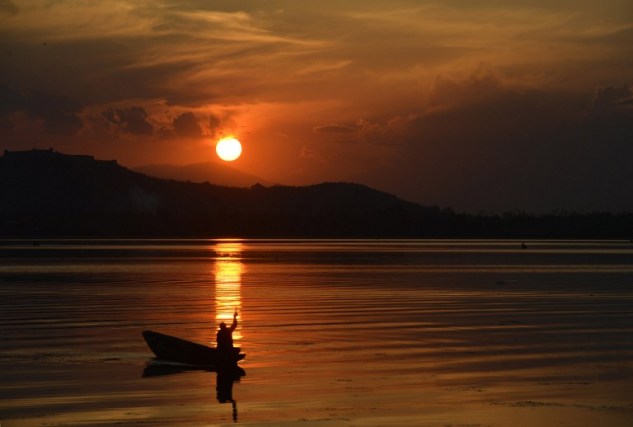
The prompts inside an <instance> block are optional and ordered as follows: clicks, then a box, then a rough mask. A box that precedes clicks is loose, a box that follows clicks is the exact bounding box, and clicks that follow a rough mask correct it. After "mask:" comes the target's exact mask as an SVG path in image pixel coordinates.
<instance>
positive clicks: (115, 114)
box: [101, 107, 154, 135]
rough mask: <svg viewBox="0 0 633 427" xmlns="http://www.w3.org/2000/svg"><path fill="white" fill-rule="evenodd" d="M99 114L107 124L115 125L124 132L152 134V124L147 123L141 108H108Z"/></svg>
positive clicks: (144, 112)
mask: <svg viewBox="0 0 633 427" xmlns="http://www.w3.org/2000/svg"><path fill="white" fill-rule="evenodd" d="M101 114H102V115H103V117H105V118H106V120H108V122H110V123H112V124H116V125H117V126H119V127H120V128H121V130H123V131H124V132H127V133H131V134H133V135H151V134H153V133H154V128H153V126H152V124H151V123H150V122H149V121H147V117H148V116H147V111H145V109H144V108H143V107H130V108H126V109H119V108H110V109H108V110H106V111H104V112H103V113H101Z"/></svg>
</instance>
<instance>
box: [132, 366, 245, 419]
mask: <svg viewBox="0 0 633 427" xmlns="http://www.w3.org/2000/svg"><path fill="white" fill-rule="evenodd" d="M192 371H204V372H215V397H216V399H217V400H218V402H219V403H230V404H231V406H232V412H233V421H234V422H237V401H236V400H235V399H233V383H234V382H236V381H238V382H239V380H240V378H241V377H243V376H244V375H246V371H244V369H242V368H240V367H239V366H235V367H232V368H231V369H219V370H214V369H209V368H202V367H196V366H193V365H183V364H177V363H165V362H161V361H158V360H154V361H152V362H150V363H148V364H147V365H146V366H145V369H144V370H143V378H152V377H162V376H167V375H175V374H182V373H185V372H192Z"/></svg>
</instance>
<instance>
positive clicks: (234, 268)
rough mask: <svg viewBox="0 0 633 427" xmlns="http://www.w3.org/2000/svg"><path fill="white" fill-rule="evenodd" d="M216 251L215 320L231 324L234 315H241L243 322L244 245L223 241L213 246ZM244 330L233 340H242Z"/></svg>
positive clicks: (214, 270)
mask: <svg viewBox="0 0 633 427" xmlns="http://www.w3.org/2000/svg"><path fill="white" fill-rule="evenodd" d="M213 250H214V251H215V265H214V269H213V275H214V277H215V320H216V323H217V324H219V323H221V322H224V323H226V324H231V322H232V321H233V313H235V312H236V311H237V312H238V313H239V316H240V317H239V321H240V323H242V322H243V320H244V317H243V313H242V295H241V279H242V273H244V270H245V267H244V264H243V263H242V262H241V254H242V243H240V242H239V241H221V242H218V243H216V244H215V245H214V246H213ZM241 329H242V328H238V329H237V330H236V331H235V332H234V333H233V340H234V341H236V342H239V341H240V339H242V333H241Z"/></svg>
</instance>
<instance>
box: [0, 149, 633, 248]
mask: <svg viewBox="0 0 633 427" xmlns="http://www.w3.org/2000/svg"><path fill="white" fill-rule="evenodd" d="M11 237H12V238H45V237H270V238H281V237H320V238H325V237H347V238H349V237H357V238H368V237H371V238H413V237H415V238H419V237H460V238H463V237H495V238H499V237H503V238H520V239H528V238H619V239H620V238H621V239H626V240H629V239H631V237H633V214H631V213H621V214H610V213H595V214H589V215H578V214H573V213H559V214H552V215H543V216H538V217H535V216H530V215H525V214H522V213H506V214H503V215H476V216H475V215H467V214H456V213H454V212H453V211H451V210H450V209H444V210H440V209H439V208H437V207H424V206H420V205H417V204H414V203H410V202H407V201H404V200H402V199H399V198H398V197H395V196H393V195H391V194H387V193H384V192H381V191H377V190H374V189H371V188H369V187H366V186H364V185H359V184H351V183H322V184H317V185H311V186H304V187H289V186H278V185H276V186H271V187H266V186H264V185H261V184H257V185H253V186H250V187H247V188H238V187H226V186H221V185H216V184H210V183H208V182H207V183H193V182H181V181H175V180H168V179H159V178H153V177H149V176H147V175H144V174H141V173H139V172H134V171H131V170H129V169H126V168H124V167H122V166H120V165H119V164H118V163H117V162H116V161H115V160H106V161H104V160H95V159H94V158H93V157H92V156H76V155H66V154H61V153H58V152H54V151H52V150H31V151H18V152H10V151H5V153H4V156H2V157H0V238H11ZM632 242H633V240H632Z"/></svg>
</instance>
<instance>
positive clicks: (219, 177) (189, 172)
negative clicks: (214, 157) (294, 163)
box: [133, 162, 271, 187]
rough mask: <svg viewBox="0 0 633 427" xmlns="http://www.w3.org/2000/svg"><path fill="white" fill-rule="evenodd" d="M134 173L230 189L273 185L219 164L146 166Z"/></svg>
mask: <svg viewBox="0 0 633 427" xmlns="http://www.w3.org/2000/svg"><path fill="white" fill-rule="evenodd" d="M133 170H134V171H136V172H140V173H142V174H145V175H149V176H153V177H156V178H165V179H174V180H176V181H190V182H209V183H211V184H218V185H226V186H229V187H250V186H251V185H255V184H257V183H259V184H263V185H270V184H271V183H270V182H268V181H266V180H264V179H262V178H259V177H257V176H255V175H251V174H247V173H244V172H241V171H238V170H236V169H234V168H232V167H230V166H228V165H224V164H220V163H217V162H203V163H193V164H189V165H145V166H139V167H135V168H133Z"/></svg>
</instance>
